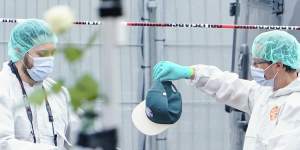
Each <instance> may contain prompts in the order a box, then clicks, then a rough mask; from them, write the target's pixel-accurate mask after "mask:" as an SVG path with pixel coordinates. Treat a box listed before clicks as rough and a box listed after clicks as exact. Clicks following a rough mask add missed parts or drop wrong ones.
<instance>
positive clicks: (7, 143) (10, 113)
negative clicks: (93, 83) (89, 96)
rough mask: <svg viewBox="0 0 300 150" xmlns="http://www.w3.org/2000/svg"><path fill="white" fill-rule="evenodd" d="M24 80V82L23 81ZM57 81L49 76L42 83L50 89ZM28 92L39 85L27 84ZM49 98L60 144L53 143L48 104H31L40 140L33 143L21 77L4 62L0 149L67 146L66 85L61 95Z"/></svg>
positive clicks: (0, 92)
mask: <svg viewBox="0 0 300 150" xmlns="http://www.w3.org/2000/svg"><path fill="white" fill-rule="evenodd" d="M23 83H24V82H23ZM54 84H55V82H54V81H53V80H51V79H49V78H48V79H46V80H45V81H44V82H43V86H44V87H45V89H46V90H50V88H51V87H52V85H54ZM24 87H25V90H26V92H27V94H28V95H30V93H31V92H33V91H34V89H36V88H41V87H42V86H41V84H40V85H36V86H33V87H30V86H29V85H28V84H27V83H24ZM47 97H48V101H49V104H50V106H51V109H52V113H53V117H54V128H55V132H56V134H57V135H58V138H57V143H58V146H57V147H55V146H54V142H53V133H52V132H53V130H52V124H51V123H50V122H49V119H48V113H47V110H46V106H45V103H43V104H42V105H41V106H34V105H31V109H32V113H33V126H34V131H35V135H36V138H37V143H36V144H35V143H33V137H32V134H31V125H30V121H29V120H28V117H27V114H26V110H25V106H24V100H23V98H22V90H21V86H20V84H19V81H18V79H17V78H16V76H15V74H13V73H12V71H11V69H10V67H9V66H8V63H4V65H3V70H2V71H1V72H0V149H1V150H50V149H51V150H52V149H59V150H61V149H65V148H68V147H69V146H70V143H69V141H68V140H69V136H68V135H69V129H70V128H69V127H70V123H69V122H70V117H69V116H70V115H69V113H70V112H69V108H68V102H69V94H68V92H67V90H66V89H65V88H63V90H62V92H60V93H58V94H51V95H48V96H47Z"/></svg>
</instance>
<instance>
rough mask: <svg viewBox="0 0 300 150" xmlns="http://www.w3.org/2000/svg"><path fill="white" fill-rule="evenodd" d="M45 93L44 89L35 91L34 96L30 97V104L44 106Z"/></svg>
mask: <svg viewBox="0 0 300 150" xmlns="http://www.w3.org/2000/svg"><path fill="white" fill-rule="evenodd" d="M45 97H46V95H45V92H44V90H43V89H38V90H35V91H33V93H32V94H30V96H29V97H28V99H29V102H30V103H32V104H36V105H42V103H43V102H44V100H45Z"/></svg>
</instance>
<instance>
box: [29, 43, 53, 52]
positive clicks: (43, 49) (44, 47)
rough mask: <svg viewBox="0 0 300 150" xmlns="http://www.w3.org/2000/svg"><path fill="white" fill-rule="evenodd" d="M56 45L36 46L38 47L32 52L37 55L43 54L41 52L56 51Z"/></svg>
mask: <svg viewBox="0 0 300 150" xmlns="http://www.w3.org/2000/svg"><path fill="white" fill-rule="evenodd" d="M55 48H56V47H55V45H54V44H51V43H49V44H42V45H39V46H36V47H33V48H32V49H31V50H30V52H31V53H35V52H41V51H52V50H55Z"/></svg>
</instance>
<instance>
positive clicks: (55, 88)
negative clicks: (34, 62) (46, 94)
mask: <svg viewBox="0 0 300 150" xmlns="http://www.w3.org/2000/svg"><path fill="white" fill-rule="evenodd" d="M62 86H63V81H62V80H59V81H57V82H56V84H54V85H53V86H52V92H54V93H58V92H60V91H61V88H62Z"/></svg>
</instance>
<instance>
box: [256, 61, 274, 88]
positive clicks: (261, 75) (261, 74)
mask: <svg viewBox="0 0 300 150" xmlns="http://www.w3.org/2000/svg"><path fill="white" fill-rule="evenodd" d="M272 65H273V64H271V65H269V66H268V67H267V68H266V69H265V70H263V69H260V68H256V67H253V66H251V75H252V78H253V80H255V81H256V82H257V83H259V84H260V85H262V86H272V87H273V88H274V85H275V78H276V76H277V74H278V72H277V73H276V74H275V75H274V77H273V78H271V79H269V80H267V79H266V78H265V72H266V70H268V69H269V68H270V67H271V66H272Z"/></svg>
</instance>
